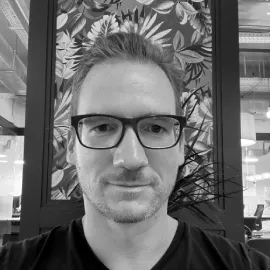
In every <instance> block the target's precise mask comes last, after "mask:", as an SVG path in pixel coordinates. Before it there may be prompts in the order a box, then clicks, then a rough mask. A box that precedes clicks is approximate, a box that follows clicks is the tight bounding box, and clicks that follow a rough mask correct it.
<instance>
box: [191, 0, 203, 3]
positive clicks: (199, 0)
mask: <svg viewBox="0 0 270 270" xmlns="http://www.w3.org/2000/svg"><path fill="white" fill-rule="evenodd" d="M191 1H192V2H195V3H200V2H203V1H204V0H191Z"/></svg>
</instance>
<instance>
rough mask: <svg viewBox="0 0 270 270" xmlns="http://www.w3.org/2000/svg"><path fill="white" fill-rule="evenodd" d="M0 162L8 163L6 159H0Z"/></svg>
mask: <svg viewBox="0 0 270 270" xmlns="http://www.w3.org/2000/svg"><path fill="white" fill-rule="evenodd" d="M0 163H8V161H7V160H0Z"/></svg>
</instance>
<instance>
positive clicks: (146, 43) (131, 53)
mask: <svg viewBox="0 0 270 270" xmlns="http://www.w3.org/2000/svg"><path fill="white" fill-rule="evenodd" d="M111 59H123V60H129V61H134V62H139V63H152V64H156V65H157V66H159V67H160V68H161V69H162V70H163V71H164V72H165V74H166V75H167V77H168V79H169V80H170V83H171V85H172V88H173V90H174V95H175V106H176V114H177V115H180V114H181V105H180V98H181V93H182V89H183V78H184V72H183V70H182V69H181V68H180V65H179V64H176V63H175V62H174V58H173V54H172V53H171V51H170V50H165V49H163V48H162V47H161V46H160V45H158V44H156V43H152V42H151V41H150V40H149V39H147V38H145V37H143V36H142V35H139V34H136V33H132V32H130V33H124V32H117V33H113V34H109V35H107V36H99V37H97V39H96V40H95V42H94V44H93V45H92V46H91V48H90V49H89V50H87V51H84V53H83V56H82V59H81V61H80V63H79V66H78V69H77V71H76V73H75V75H74V76H73V81H72V100H71V115H76V114H77V104H78V96H79V92H80V88H81V86H82V83H83V81H84V79H85V78H86V76H87V74H88V72H89V71H90V70H91V68H92V67H93V66H94V65H95V64H98V63H102V62H105V61H106V60H111Z"/></svg>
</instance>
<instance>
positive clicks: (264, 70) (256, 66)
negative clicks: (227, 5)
mask: <svg viewBox="0 0 270 270" xmlns="http://www.w3.org/2000/svg"><path fill="white" fill-rule="evenodd" d="M269 15H270V4H269V2H268V1H243V0H242V1H239V31H240V33H239V43H240V95H241V146H242V172H243V186H244V215H245V217H248V216H255V215H258V209H259V208H260V205H261V207H262V208H263V213H262V218H263V220H265V219H267V218H269V219H270V33H269V26H270V16H269ZM256 210H257V211H256ZM265 226H266V225H265ZM267 228H268V227H265V228H263V229H267ZM268 230H269V232H270V226H269V228H268ZM258 231H261V232H262V231H263V230H262V228H259V229H258Z"/></svg>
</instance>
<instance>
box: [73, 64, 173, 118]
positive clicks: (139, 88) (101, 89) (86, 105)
mask: <svg viewBox="0 0 270 270" xmlns="http://www.w3.org/2000/svg"><path fill="white" fill-rule="evenodd" d="M77 105H78V106H77V113H78V114H87V113H108V114H113V115H116V116H117V115H118V116H125V117H136V116H140V115H144V114H149V113H154V114H175V97H174V91H173V88H172V85H171V83H170V81H169V79H168V77H167V76H166V74H165V73H164V71H163V70H162V69H161V68H160V67H159V66H157V65H155V64H152V63H139V62H135V61H133V62H131V61H126V60H119V59H115V60H110V61H105V62H102V63H100V64H96V65H94V67H93V68H92V69H91V70H90V71H89V73H88V74H87V76H86V78H85V80H84V82H83V83H82V86H81V89H80V93H79V96H78V104H77Z"/></svg>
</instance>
